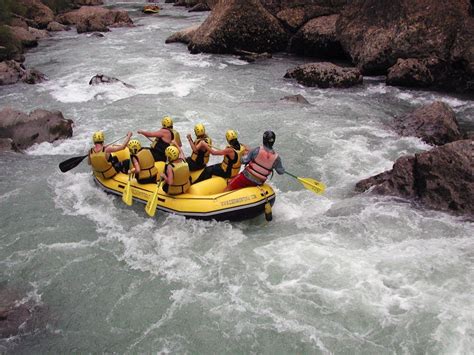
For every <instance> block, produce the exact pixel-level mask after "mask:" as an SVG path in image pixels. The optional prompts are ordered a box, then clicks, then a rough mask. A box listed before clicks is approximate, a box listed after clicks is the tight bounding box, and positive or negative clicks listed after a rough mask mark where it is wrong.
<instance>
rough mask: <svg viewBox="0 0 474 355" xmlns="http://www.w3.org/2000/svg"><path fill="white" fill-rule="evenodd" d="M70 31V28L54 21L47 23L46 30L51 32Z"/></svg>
mask: <svg viewBox="0 0 474 355" xmlns="http://www.w3.org/2000/svg"><path fill="white" fill-rule="evenodd" d="M70 29H71V27H69V26H66V25H63V24H61V23H59V22H56V21H52V22H50V23H48V28H47V30H48V31H51V32H59V31H69V30H70Z"/></svg>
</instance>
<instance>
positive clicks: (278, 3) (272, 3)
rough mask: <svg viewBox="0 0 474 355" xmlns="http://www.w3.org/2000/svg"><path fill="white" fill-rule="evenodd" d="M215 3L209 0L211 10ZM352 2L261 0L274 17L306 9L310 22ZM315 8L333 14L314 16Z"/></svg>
mask: <svg viewBox="0 0 474 355" xmlns="http://www.w3.org/2000/svg"><path fill="white" fill-rule="evenodd" d="M215 1H216V0H208V4H209V3H211V4H210V5H211V8H212V3H213V2H215ZM350 1H351V0H260V2H261V3H262V5H263V6H264V7H265V8H266V9H267V10H268V11H270V13H271V14H273V15H276V14H278V13H279V12H280V11H285V10H286V9H294V8H305V11H306V12H307V14H308V20H310V19H311V18H313V17H317V16H323V15H330V14H332V13H337V12H339V11H340V10H341V9H342V8H343V6H344V5H345V4H347V3H349V2H350ZM315 8H320V9H321V8H322V9H327V10H330V11H331V13H323V14H319V13H318V12H316V13H315V14H313V12H312V11H314V10H313V9H315ZM316 11H319V10H316Z"/></svg>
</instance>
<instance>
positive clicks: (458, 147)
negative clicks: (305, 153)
mask: <svg viewBox="0 0 474 355" xmlns="http://www.w3.org/2000/svg"><path fill="white" fill-rule="evenodd" d="M473 157H474V141H472V140H459V141H456V142H452V143H448V144H445V145H443V146H441V147H437V148H435V149H433V150H430V151H428V152H423V153H418V154H415V156H405V157H401V158H399V159H398V160H397V161H396V162H395V164H394V165H393V169H392V170H390V171H386V172H383V173H381V174H378V175H376V176H373V177H370V178H368V179H365V180H362V181H359V182H358V183H357V184H356V191H359V192H363V191H366V190H368V189H369V188H372V190H371V191H372V192H374V193H377V194H381V195H393V196H400V197H404V198H409V199H415V200H416V201H418V202H421V203H422V204H424V205H426V206H428V207H430V208H434V209H438V210H446V211H453V212H456V213H464V214H467V215H470V216H473V215H474V164H473V163H474V162H473V159H474V158H473Z"/></svg>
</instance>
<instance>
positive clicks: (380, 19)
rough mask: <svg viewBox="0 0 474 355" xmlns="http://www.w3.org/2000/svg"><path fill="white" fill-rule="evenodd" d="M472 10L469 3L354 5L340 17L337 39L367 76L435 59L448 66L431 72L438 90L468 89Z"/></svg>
mask: <svg viewBox="0 0 474 355" xmlns="http://www.w3.org/2000/svg"><path fill="white" fill-rule="evenodd" d="M470 8H471V4H470V1H469V0H453V1H451V2H450V3H449V6H447V5H446V2H445V1H444V0H419V1H416V2H409V1H403V0H394V1H391V2H385V1H378V0H354V1H352V2H350V3H349V4H348V5H347V6H346V7H345V8H344V10H343V11H342V12H341V14H340V17H339V19H338V21H337V25H336V29H337V37H338V39H339V40H340V42H341V44H342V46H343V48H344V50H345V51H346V52H347V53H349V54H350V56H351V58H352V60H353V62H354V63H355V64H356V65H357V66H358V67H359V68H360V69H361V70H362V72H363V73H364V74H367V75H378V74H386V73H387V70H388V68H390V67H392V66H393V65H395V64H396V62H397V60H398V59H400V58H401V59H406V58H416V59H428V58H436V59H437V60H438V61H439V62H440V63H445V65H443V66H438V69H439V70H435V71H433V70H431V73H432V75H433V78H434V80H433V84H434V85H435V86H437V87H448V88H449V87H450V88H453V87H455V86H457V85H458V83H459V82H462V83H463V85H464V86H465V84H466V82H467V81H469V80H472V78H474V76H473V73H472V72H470V71H469V70H468V69H469V68H474V61H473V56H474V50H473V49H472V48H473V47H474V46H473V43H474V39H473V34H474V21H473V19H472V17H469V10H470ZM469 63H471V64H472V65H471V64H469ZM441 69H442V70H441ZM453 81H454V82H453ZM421 83H422V84H423V85H425V82H424V81H422V82H421Z"/></svg>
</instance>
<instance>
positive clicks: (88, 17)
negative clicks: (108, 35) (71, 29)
mask: <svg viewBox="0 0 474 355" xmlns="http://www.w3.org/2000/svg"><path fill="white" fill-rule="evenodd" d="M57 21H58V22H59V23H62V24H64V25H75V26H76V28H77V32H78V33H84V32H97V31H98V32H107V31H108V30H109V28H108V27H109V26H110V27H129V26H132V25H133V21H132V20H131V19H130V17H129V16H128V13H127V12H126V11H123V10H109V9H106V8H103V7H95V6H83V7H81V8H80V9H77V10H73V11H70V12H67V13H65V14H62V15H59V16H58V17H57Z"/></svg>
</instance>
